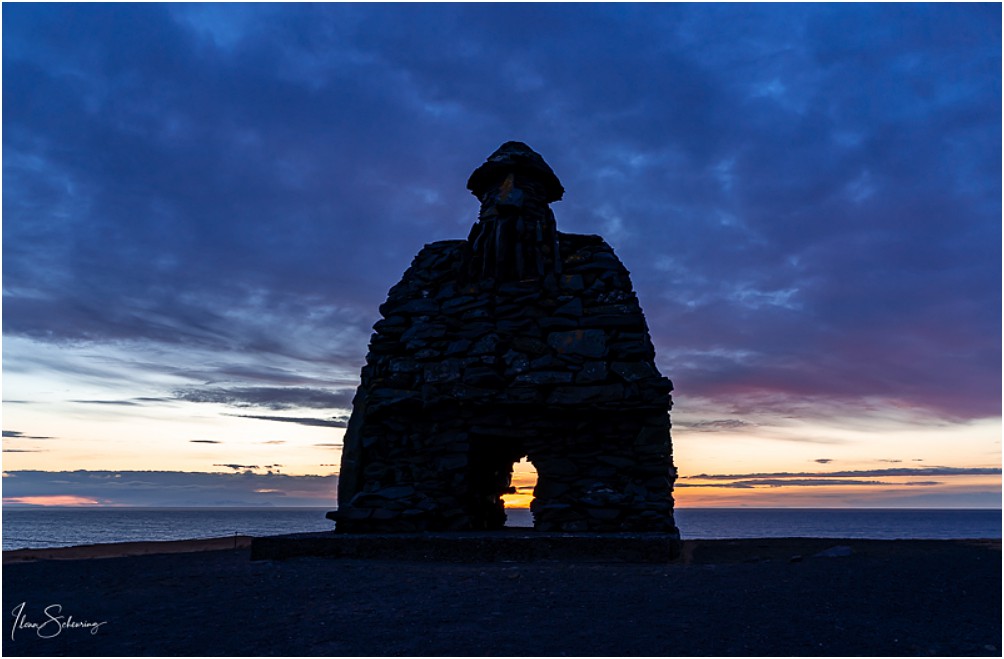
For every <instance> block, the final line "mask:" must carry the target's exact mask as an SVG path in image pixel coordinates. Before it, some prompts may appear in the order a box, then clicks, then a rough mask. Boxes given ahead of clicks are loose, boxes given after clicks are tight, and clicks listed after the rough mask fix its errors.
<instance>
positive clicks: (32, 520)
mask: <svg viewBox="0 0 1004 659" xmlns="http://www.w3.org/2000/svg"><path fill="white" fill-rule="evenodd" d="M327 510H328V509H327V508H56V507H52V508H4V510H3V524H2V526H3V534H2V535H3V550H4V551H7V550H10V549H22V548H25V547H31V548H36V549H39V548H45V547H70V546H74V545H87V544H96V543H105V542H131V541H143V540H184V539H192V538H215V537H221V536H231V535H234V534H238V535H251V536H263V535H279V534H283V533H296V532H302V531H330V530H331V529H332V528H333V525H332V523H331V522H330V521H328V520H327V519H325V518H324V513H325V512H326V511H327ZM508 513H509V525H510V526H521V527H527V526H531V525H532V523H533V522H532V518H531V516H530V511H529V510H525V509H510V510H509V511H508ZM676 523H677V526H678V527H679V528H680V533H681V535H682V536H683V538H684V539H689V540H697V539H706V540H707V539H727V538H784V537H816V538H872V539H951V538H959V539H964V538H1000V537H1001V511H1000V510H946V509H939V510H916V509H803V508H680V509H677V510H676Z"/></svg>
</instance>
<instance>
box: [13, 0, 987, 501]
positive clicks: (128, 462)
mask: <svg viewBox="0 0 1004 659" xmlns="http://www.w3.org/2000/svg"><path fill="white" fill-rule="evenodd" d="M1001 117H1002V113H1001V6H1000V5H999V4H995V3H989V4H979V5H967V4H925V5H918V4H883V5H877V4H874V5H873V4H837V5H798V4H777V5H759V4H742V5H718V4H696V5H690V4H645V5H632V4H617V5H607V4H590V5H568V4H562V5H536V4H511V5H510V4H480V5H466V4H447V5H424V4H407V5H394V4H377V5H329V4H306V5H303V4H297V5H285V4H281V5H272V4H254V5H242V4H225V5H207V4H184V5H181V4H178V5H160V4H142V5H129V4H114V5H96V4H65V5H64V4H60V5H42V4H6V3H5V4H4V5H3V235H2V238H3V470H4V473H3V497H4V502H5V504H39V503H41V504H45V503H48V504H87V505H172V506H188V505H319V506H332V507H333V505H334V503H335V501H334V491H335V481H336V476H335V474H337V471H338V463H339V460H340V456H341V452H340V451H341V439H342V435H343V433H344V427H345V421H346V419H347V416H348V414H349V412H350V406H351V399H352V395H353V393H354V390H355V387H356V385H357V384H358V380H359V370H360V368H361V366H362V364H363V361H364V357H365V354H366V351H367V343H368V340H369V335H370V328H371V326H372V324H373V323H374V322H375V321H376V320H378V318H379V314H378V312H377V307H378V306H379V305H380V303H381V302H383V300H384V299H385V296H386V294H387V290H388V288H390V286H392V285H393V284H394V283H396V282H397V281H398V280H399V279H400V277H401V274H402V273H403V272H404V270H405V269H406V268H407V267H408V265H409V263H410V262H411V259H412V257H413V256H414V255H415V254H416V253H417V252H418V250H419V249H420V248H421V247H422V245H423V244H425V243H428V242H432V241H436V240H443V239H455V238H464V237H466V235H467V233H468V231H469V229H470V226H471V224H472V223H473V222H474V221H475V220H476V214H477V209H478V203H477V200H476V199H474V198H473V197H472V196H470V193H469V192H468V191H467V190H466V189H465V183H466V181H467V177H468V175H469V174H470V173H471V171H472V170H473V169H474V168H475V167H477V166H478V165H479V164H481V162H483V161H484V159H485V158H486V157H487V156H488V155H489V154H490V153H491V152H492V151H493V150H495V149H496V148H497V147H498V146H499V145H500V144H502V143H503V142H505V141H507V140H520V141H524V142H526V143H528V144H529V145H530V146H532V147H533V148H534V149H535V150H536V151H538V152H539V153H540V154H542V155H543V157H544V158H545V159H546V160H547V161H548V163H549V164H550V165H551V167H552V168H553V169H554V171H555V173H556V174H557V175H558V177H559V178H560V179H561V181H562V183H563V184H564V187H565V190H566V192H565V197H564V199H563V200H562V201H560V202H558V203H555V204H553V206H552V208H553V210H554V212H555V215H556V217H557V222H558V228H559V229H560V230H562V231H566V232H575V233H597V234H600V235H602V236H603V237H604V238H606V240H607V241H608V242H609V243H610V244H611V245H613V247H614V249H615V250H616V251H617V254H618V255H619V257H620V258H621V260H622V261H623V262H624V264H625V265H626V266H627V268H628V269H629V270H630V271H631V276H632V280H633V283H634V286H635V289H636V290H637V293H638V296H639V299H640V301H641V304H642V307H643V309H644V311H645V313H646V316H647V319H648V323H649V327H650V330H651V333H652V338H653V342H654V344H655V347H656V351H657V355H658V356H657V363H658V365H659V368H660V370H661V371H662V373H663V374H664V375H666V376H668V377H669V378H671V379H672V380H673V382H674V384H675V386H676V390H675V392H674V400H675V407H674V410H673V441H674V450H675V456H676V463H677V466H678V468H679V471H680V475H681V478H680V480H679V481H678V483H677V490H676V499H677V505H679V506H799V507H806V506H819V507H831V506H838V507H839V506H852V507H855V506H871V507H899V506H903V507H995V508H996V507H1000V505H1001V471H1000V469H1001V432H1002V428H1001ZM522 469H523V468H521V470H522ZM528 478H529V477H528V476H521V477H520V481H519V482H520V483H523V484H525V483H526V482H528V481H527V479H528ZM521 500H522V502H523V503H524V504H525V503H526V501H527V497H525V496H524V497H522V498H521Z"/></svg>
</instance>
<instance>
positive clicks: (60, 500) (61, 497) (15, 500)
mask: <svg viewBox="0 0 1004 659" xmlns="http://www.w3.org/2000/svg"><path fill="white" fill-rule="evenodd" d="M3 502H4V503H5V504H11V503H12V504H24V505H29V506H101V505H107V504H105V503H102V502H101V501H98V500H97V499H91V498H90V497H78V496H75V495H72V494H46V495H42V496H29V497H4V498H3Z"/></svg>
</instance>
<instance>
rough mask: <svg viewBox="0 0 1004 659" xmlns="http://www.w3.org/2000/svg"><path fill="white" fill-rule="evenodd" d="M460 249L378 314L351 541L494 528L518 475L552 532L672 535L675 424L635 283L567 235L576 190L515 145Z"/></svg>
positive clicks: (345, 528) (484, 169) (343, 522)
mask: <svg viewBox="0 0 1004 659" xmlns="http://www.w3.org/2000/svg"><path fill="white" fill-rule="evenodd" d="M467 187H468V188H469V189H470V190H471V192H472V193H474V195H475V196H476V197H477V198H478V200H479V201H480V202H481V210H480V213H479V215H478V221H477V223H476V224H475V225H474V227H473V229H472V230H471V233H470V237H469V238H468V239H467V240H466V241H464V240H446V241H440V242H436V243H432V244H429V245H426V246H425V247H424V248H423V249H422V250H421V252H419V254H418V255H417V256H416V257H415V260H414V261H413V263H412V264H411V267H410V268H408V270H407V271H406V272H405V273H404V276H403V277H402V279H401V281H400V282H399V283H398V284H396V285H395V286H394V287H393V288H391V290H390V292H389V293H388V295H387V301H386V302H385V303H384V304H382V305H381V306H380V313H381V314H382V315H383V319H382V320H380V321H379V322H377V323H376V324H375V325H374V326H373V329H374V332H375V333H374V334H373V337H372V339H371V341H370V349H369V354H368V355H367V356H366V366H364V367H363V369H362V381H361V384H360V386H359V389H358V390H357V392H356V396H355V399H354V401H353V409H352V417H351V419H350V420H349V425H348V429H347V430H346V433H345V446H344V450H343V453H342V464H341V472H340V474H339V480H338V510H337V511H335V512H332V513H329V515H328V516H329V517H330V518H331V519H334V520H335V521H336V522H337V527H336V530H337V531H339V532H362V533H370V532H373V533H378V532H379V533H384V532H414V531H452V530H476V529H497V528H500V527H502V526H503V525H504V524H505V520H506V513H505V507H504V505H503V501H502V498H501V497H502V495H503V494H505V493H507V492H510V491H511V485H512V471H513V464H514V463H515V462H518V461H519V460H520V459H521V458H523V457H524V456H525V457H527V459H528V460H529V461H530V462H531V463H532V464H533V465H534V467H536V469H537V474H538V478H537V484H536V486H535V488H534V499H533V502H532V503H531V505H530V509H531V511H532V512H533V517H534V528H535V529H536V530H539V531H560V532H568V531H594V532H613V531H658V532H662V533H669V534H671V535H672V534H675V533H677V531H676V526H675V524H674V518H673V497H672V490H673V482H674V480H675V478H676V471H675V469H674V467H673V458H672V444H671V441H670V434H669V427H670V423H669V414H668V413H669V410H670V408H671V406H672V400H671V398H670V395H669V392H670V391H671V390H672V388H673V385H672V383H671V382H670V381H669V380H668V379H667V378H665V377H663V376H662V375H660V373H659V371H658V369H657V368H656V365H655V349H654V347H653V345H652V341H651V338H650V336H649V333H648V327H647V325H646V323H645V317H644V314H643V313H642V310H641V306H640V305H639V303H638V298H637V296H636V295H635V293H634V291H633V290H632V288H631V280H630V277H629V275H628V271H627V269H626V268H625V267H624V265H623V264H622V263H621V262H620V260H619V259H618V258H617V257H616V255H615V254H614V252H613V249H612V248H611V247H610V245H608V244H607V243H606V242H604V241H603V239H602V238H600V237H599V236H584V235H576V234H568V233H562V232H559V231H557V229H556V227H555V219H554V214H553V213H552V212H551V209H550V207H549V206H548V204H549V203H551V202H553V201H557V200H559V199H561V197H562V195H563V193H564V189H563V188H562V186H561V183H560V182H559V181H558V178H557V177H556V176H555V175H554V172H552V171H551V168H550V167H548V165H547V163H545V162H544V159H543V158H541V157H540V156H539V155H538V154H536V153H534V151H533V150H532V149H530V147H528V146H527V145H525V144H522V143H520V142H506V143H505V144H503V145H502V147H501V148H499V149H498V150H497V151H496V152H495V153H493V154H492V155H491V156H490V157H489V158H488V160H487V162H485V163H484V164H482V165H481V166H480V167H478V168H477V169H476V170H475V171H474V173H473V174H472V175H471V177H470V180H469V181H468V183H467Z"/></svg>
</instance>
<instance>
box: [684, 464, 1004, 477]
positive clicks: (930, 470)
mask: <svg viewBox="0 0 1004 659" xmlns="http://www.w3.org/2000/svg"><path fill="white" fill-rule="evenodd" d="M1000 473H1001V470H1000V469H999V468H996V467H913V468H911V467H902V468H899V467H894V468H888V469H853V470H848V471H827V472H820V473H813V472H778V473H769V474H698V475H695V476H681V478H691V479H701V480H739V479H750V478H759V479H762V478H805V477H808V478H841V477H851V478H854V477H883V476H885V477H889V476H987V475H994V474H997V475H1000Z"/></svg>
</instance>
